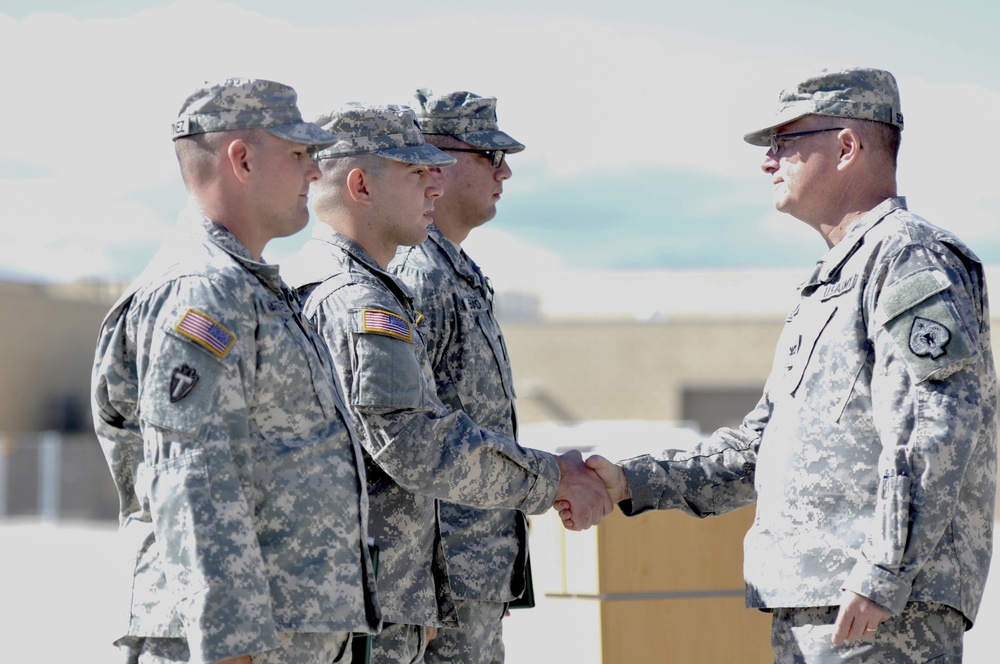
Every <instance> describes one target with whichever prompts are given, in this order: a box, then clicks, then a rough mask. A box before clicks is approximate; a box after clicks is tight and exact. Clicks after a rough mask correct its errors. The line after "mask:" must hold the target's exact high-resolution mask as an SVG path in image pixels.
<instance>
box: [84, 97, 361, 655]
mask: <svg viewBox="0 0 1000 664" xmlns="http://www.w3.org/2000/svg"><path fill="white" fill-rule="evenodd" d="M173 138H174V141H175V148H176V151H177V156H178V161H179V162H180V166H181V173H182V175H183V177H184V182H185V185H186V186H187V188H188V191H189V193H190V194H191V206H190V208H189V210H187V211H186V212H185V214H184V215H183V216H182V220H181V222H180V224H179V227H178V231H179V232H178V234H177V237H176V238H174V239H173V240H172V241H170V242H168V243H166V244H165V245H164V247H163V248H162V249H161V251H160V253H159V254H158V255H157V257H156V258H154V260H153V261H152V262H151V263H150V265H149V267H148V268H147V269H146V271H145V272H144V273H143V275H142V276H140V278H139V279H138V280H137V281H136V283H135V284H133V285H132V286H131V287H130V288H129V289H128V290H127V292H126V293H125V294H124V295H123V296H122V298H121V299H120V300H119V301H118V303H117V304H115V306H114V307H113V308H112V310H111V312H110V313H109V314H108V316H107V318H106V319H105V321H104V323H103V325H102V327H101V330H100V337H99V341H98V347H97V354H96V362H95V367H94V373H93V412H94V425H95V428H96V431H97V434H98V437H99V439H100V441H101V446H102V448H103V450H104V453H105V456H106V457H107V461H108V465H109V467H110V469H111V473H112V476H113V478H114V481H115V484H116V486H117V488H118V492H119V497H120V502H121V511H120V523H121V530H122V536H123V537H124V538H125V539H126V541H127V542H129V544H130V546H132V547H134V554H133V556H134V565H133V567H132V568H130V569H129V570H128V574H130V575H132V577H133V579H132V584H131V604H130V606H129V616H128V621H127V624H126V625H124V626H123V627H124V636H122V637H121V638H120V639H119V640H118V641H117V644H118V645H119V646H120V647H121V648H122V649H123V650H124V653H125V657H126V660H127V661H129V662H139V663H142V664H145V663H163V662H219V661H225V662H232V663H248V662H250V657H251V656H252V657H253V662H255V664H259V663H261V662H265V663H272V664H279V663H280V664H329V663H330V662H337V661H350V654H349V648H348V646H349V644H350V641H351V632H368V633H371V632H374V631H376V630H377V629H378V628H379V627H380V616H379V607H378V604H377V601H376V598H375V594H374V579H373V576H372V573H371V561H370V559H369V557H368V549H367V546H366V540H367V534H366V521H367V509H368V504H367V503H368V497H367V493H366V491H365V489H364V483H365V480H364V474H363V473H364V469H363V466H362V465H361V463H362V461H361V458H362V457H361V448H360V445H359V442H358V439H357V437H356V436H355V433H354V429H353V427H352V424H351V420H350V416H349V413H348V411H347V407H346V405H345V403H344V400H343V396H342V394H341V393H340V391H339V387H338V385H337V384H336V382H335V381H334V379H333V371H332V368H331V358H330V355H329V353H328V352H327V349H326V347H325V346H324V344H323V343H322V341H321V340H320V339H319V337H318V336H317V335H315V333H314V332H312V331H311V328H310V326H309V324H308V322H307V321H306V320H305V319H304V318H303V317H302V315H301V312H300V309H299V304H298V301H297V300H296V298H295V296H294V294H293V293H292V291H291V290H290V289H289V288H287V287H286V286H285V285H284V283H283V282H282V280H281V278H280V276H279V274H278V269H277V267H276V266H273V265H268V264H266V263H264V262H263V261H262V260H261V252H262V251H263V249H264V246H265V245H266V243H267V242H268V241H269V240H270V239H272V238H274V237H278V236H282V235H289V234H291V233H294V232H296V231H298V230H300V229H302V228H303V227H304V226H305V225H306V223H307V221H308V218H309V217H308V209H307V206H306V203H307V199H306V194H307V192H308V190H309V186H310V183H311V182H313V181H315V180H316V179H317V178H318V177H319V169H318V168H317V166H316V163H315V161H314V160H313V159H312V157H311V156H310V154H309V152H308V151H309V150H311V149H313V148H317V147H322V146H324V145H328V144H331V143H333V142H334V141H335V140H336V136H333V135H332V134H329V133H327V132H326V131H323V130H322V129H320V127H318V126H316V125H314V124H311V123H306V122H303V121H302V118H301V115H300V114H299V111H298V108H297V106H296V94H295V91H294V90H292V89H291V88H289V87H288V86H285V85H281V84H279V83H274V82H271V81H264V80H252V79H229V80H227V81H224V82H222V83H219V84H206V85H205V86H204V87H202V88H199V89H198V90H196V91H195V92H194V93H193V94H192V95H191V96H190V97H188V99H187V100H186V101H185V102H184V104H183V106H182V108H181V111H180V115H179V117H178V119H177V121H176V123H175V124H174V126H173Z"/></svg>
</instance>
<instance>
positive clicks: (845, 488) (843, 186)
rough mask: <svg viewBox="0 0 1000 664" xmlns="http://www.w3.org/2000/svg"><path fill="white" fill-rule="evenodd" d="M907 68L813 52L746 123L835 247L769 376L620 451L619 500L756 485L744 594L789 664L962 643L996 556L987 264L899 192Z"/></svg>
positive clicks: (725, 501) (611, 468)
mask: <svg viewBox="0 0 1000 664" xmlns="http://www.w3.org/2000/svg"><path fill="white" fill-rule="evenodd" d="M902 128H903V115H902V113H901V111H900V104H899V93H898V90H897V87H896V81H895V78H894V77H893V76H892V75H891V74H890V73H889V72H886V71H882V70H877V69H860V68H858V69H848V70H844V71H823V72H821V73H819V74H817V75H815V76H813V77H810V78H808V79H806V80H804V81H802V82H800V83H798V84H796V85H794V86H792V87H790V88H787V89H786V90H785V91H783V92H782V93H781V96H780V99H779V110H778V113H777V116H776V117H775V118H774V119H773V120H772V121H771V122H770V123H769V124H768V125H767V126H766V128H764V129H761V130H758V131H754V132H752V133H750V134H747V135H746V137H745V140H746V141H747V142H749V143H751V144H752V145H759V146H761V147H768V148H769V150H768V152H767V154H766V156H765V158H764V163H763V166H762V167H763V170H764V172H765V173H767V174H768V175H769V176H770V177H771V179H772V182H773V186H774V199H775V206H776V207H777V208H778V209H779V210H781V211H782V212H786V213H788V214H791V215H793V216H795V217H796V218H798V219H801V220H802V221H805V222H806V223H807V224H809V225H810V226H812V227H813V228H815V229H816V230H818V231H819V232H820V233H821V235H822V236H823V237H824V239H825V240H826V241H827V244H828V246H829V250H828V251H827V253H826V254H825V255H824V256H823V258H822V259H821V260H820V261H819V263H818V264H817V266H816V269H815V271H814V272H813V274H812V275H811V276H810V277H809V278H808V279H807V280H806V281H805V282H804V283H803V284H802V285H801V287H800V300H799V303H798V305H797V306H796V307H795V309H794V310H793V311H792V312H791V314H789V316H788V319H787V321H786V324H785V329H784V331H783V333H782V335H781V338H780V340H779V342H778V348H777V351H776V354H775V360H774V366H773V368H772V371H771V375H770V377H769V378H768V380H767V384H766V386H765V391H764V395H763V397H762V398H761V400H760V402H759V403H758V405H757V407H756V408H755V409H754V410H753V411H752V412H751V413H750V414H749V415H747V417H746V418H745V419H744V421H743V423H742V425H741V426H740V428H738V429H720V430H718V431H716V432H715V433H714V434H713V435H712V436H711V437H710V438H709V439H708V440H705V441H703V442H702V443H701V444H700V445H699V446H697V447H696V449H694V450H689V451H677V450H668V451H666V452H664V453H663V454H661V455H659V456H658V457H656V458H654V457H652V456H640V457H637V458H634V459H628V460H625V461H622V462H620V464H619V465H617V466H616V465H613V464H610V463H608V462H607V461H606V460H604V459H601V458H599V457H595V458H592V459H588V463H589V464H590V465H592V466H593V467H595V468H598V469H599V471H600V472H601V473H602V474H603V475H604V476H605V478H606V480H607V482H608V485H609V489H610V490H611V492H612V495H613V496H614V497H615V498H616V499H617V498H623V499H625V500H624V502H622V503H621V504H620V507H621V508H622V510H623V511H624V512H625V513H626V514H639V513H641V512H644V511H646V510H649V509H680V510H682V511H685V512H688V513H690V514H694V515H696V516H709V515H712V514H718V513H721V512H724V511H727V510H731V509H735V508H737V507H740V506H743V505H748V504H750V503H753V502H755V501H756V508H757V516H756V519H755V521H754V524H753V526H752V527H751V528H750V531H749V532H748V534H747V537H746V541H745V554H744V563H745V577H746V580H747V605H748V606H750V607H758V608H761V609H767V610H770V611H772V612H773V621H772V644H773V646H774V650H775V655H776V660H775V661H777V662H797V663H798V662H830V661H837V662H880V663H889V664H892V663H900V664H902V663H904V662H906V663H910V662H927V661H932V660H933V661H934V662H958V661H961V657H962V643H963V634H964V631H965V630H966V629H968V628H970V627H971V626H972V624H973V621H974V620H975V618H976V612H977V610H978V609H979V604H980V601H981V599H982V596H983V586H984V583H985V580H986V574H987V571H988V569H989V563H990V556H991V546H992V544H991V542H992V530H993V522H994V505H995V503H994V499H995V492H996V475H997V440H996V436H997V427H996V407H997V394H996V375H995V370H994V364H993V354H992V350H991V348H992V347H991V343H990V330H989V321H990V316H989V305H988V302H987V292H986V282H985V277H984V274H983V266H982V264H981V263H980V261H979V259H978V258H976V256H975V254H973V253H972V251H970V250H969V248H968V247H967V246H966V245H965V244H964V243H963V242H962V241H961V240H959V239H958V238H956V237H955V236H954V235H953V234H951V233H949V232H948V231H945V230H943V229H941V228H937V227H936V226H933V225H931V224H930V223H929V222H927V221H926V220H924V219H922V218H920V217H918V216H917V215H915V214H913V213H912V212H910V211H908V210H907V207H906V201H905V199H904V198H902V197H899V196H897V195H896V178H895V172H896V155H897V151H898V147H899V139H900V135H901V130H902Z"/></svg>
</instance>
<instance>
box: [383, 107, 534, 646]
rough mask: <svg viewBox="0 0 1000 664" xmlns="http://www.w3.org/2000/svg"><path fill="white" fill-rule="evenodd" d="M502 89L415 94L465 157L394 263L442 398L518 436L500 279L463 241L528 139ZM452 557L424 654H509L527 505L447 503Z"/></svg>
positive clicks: (487, 425)
mask: <svg viewBox="0 0 1000 664" xmlns="http://www.w3.org/2000/svg"><path fill="white" fill-rule="evenodd" d="M496 101H497V100H496V98H495V97H481V96H479V95H476V94H473V93H471V92H452V93H450V94H446V95H441V96H434V95H433V94H431V92H430V91H429V90H425V89H421V90H417V93H416V102H417V103H416V105H415V106H414V111H415V113H416V116H417V123H418V124H419V125H420V130H421V131H422V132H423V133H424V139H425V140H426V141H427V142H429V143H432V144H434V145H436V146H437V147H439V148H441V149H442V150H444V151H445V152H447V153H449V154H452V155H453V156H454V157H455V158H456V159H457V160H458V161H457V163H456V164H455V165H454V166H451V167H449V168H446V169H443V171H442V173H441V176H442V180H443V182H444V187H445V195H444V196H442V197H441V198H440V199H438V200H437V201H436V202H435V204H434V212H433V217H434V224H433V225H432V226H431V227H430V228H429V229H428V235H429V237H428V239H427V241H426V242H423V243H421V244H418V245H415V246H413V247H405V248H404V249H403V250H402V251H401V252H400V253H399V255H397V257H396V259H395V260H394V261H393V263H392V265H391V266H390V267H391V269H392V271H393V273H394V274H395V275H396V276H397V277H398V278H399V279H400V281H402V282H403V283H404V284H406V285H407V286H408V287H409V288H410V289H411V290H412V291H413V293H414V298H415V301H414V303H415V306H416V307H417V310H418V311H420V313H421V314H422V316H423V327H424V329H426V333H425V335H424V337H423V339H424V343H425V345H426V347H427V354H428V356H429V358H430V361H431V366H432V367H433V369H434V379H435V381H436V383H437V390H438V396H439V397H440V398H441V400H442V401H443V402H444V403H445V404H447V405H448V407H449V408H451V409H453V410H464V411H465V413H466V414H467V415H468V416H469V417H470V418H472V420H473V421H474V422H475V423H476V424H477V425H479V426H480V427H483V428H484V429H490V430H492V431H498V432H501V433H503V434H504V435H506V436H509V437H511V438H516V437H517V415H516V413H515V409H514V377H513V375H512V373H511V368H510V360H509V358H508V356H507V348H506V346H505V344H504V340H503V335H502V334H501V332H500V326H499V324H498V323H497V320H496V317H495V316H494V313H493V288H492V285H491V284H490V282H489V280H488V279H487V278H486V277H485V276H484V275H483V273H482V271H481V270H480V269H479V266H478V265H476V263H475V261H473V260H472V259H471V258H470V257H469V255H468V254H466V253H465V251H464V250H463V249H462V247H461V243H462V242H463V241H464V240H465V239H466V238H467V237H468V235H469V233H470V231H472V229H474V228H476V227H478V226H481V225H482V224H484V223H486V222H487V221H489V220H490V219H492V218H493V217H494V216H495V215H496V203H497V201H498V200H499V198H500V193H501V191H502V190H503V182H504V180H506V179H508V178H509V177H511V169H510V166H508V164H507V161H506V159H505V156H506V154H509V153H514V152H520V151H521V150H523V149H524V145H522V144H521V143H519V142H517V141H515V140H514V139H513V138H511V137H510V136H509V135H508V134H506V133H504V132H503V131H501V130H500V129H499V128H498V126H497V116H496ZM441 526H442V532H443V537H444V550H445V557H446V558H447V560H448V570H449V577H450V578H451V582H452V589H453V592H454V595H455V605H456V608H457V609H458V615H459V619H460V622H461V627H460V628H458V629H453V628H452V629H449V628H446V629H442V630H441V631H440V633H439V634H438V636H437V638H436V639H435V640H434V641H432V642H431V643H430V645H429V646H428V647H427V654H426V658H425V659H426V661H427V662H428V663H431V662H464V663H466V664H499V663H500V662H503V660H504V646H503V622H502V619H503V617H504V615H505V613H506V611H507V605H508V603H509V602H511V601H512V600H514V599H516V598H519V597H521V596H522V595H523V594H524V592H525V587H526V581H527V576H526V575H527V574H530V572H528V571H527V570H526V569H525V564H526V560H527V554H528V542H527V519H526V518H525V516H524V514H523V513H522V512H519V511H517V510H481V509H476V508H473V507H467V506H464V505H459V504H456V503H442V505H441Z"/></svg>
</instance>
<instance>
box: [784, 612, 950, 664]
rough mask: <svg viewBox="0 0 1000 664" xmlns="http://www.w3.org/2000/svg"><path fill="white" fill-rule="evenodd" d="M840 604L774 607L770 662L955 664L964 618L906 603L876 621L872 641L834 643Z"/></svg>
mask: <svg viewBox="0 0 1000 664" xmlns="http://www.w3.org/2000/svg"><path fill="white" fill-rule="evenodd" d="M839 608H840V607H836V606H826V607H812V608H804V609H777V610H775V611H774V613H773V618H772V621H771V622H772V627H771V646H772V647H773V648H774V664H809V663H810V662H838V664H839V663H840V662H843V663H844V664H869V663H870V662H877V663H878V664H915V663H916V662H929V663H933V664H959V663H960V662H961V661H962V652H963V650H964V647H963V644H962V638H963V635H964V632H965V620H964V619H963V618H962V614H961V613H960V612H959V611H956V610H955V609H953V608H951V607H948V606H944V605H942V604H925V603H923V602H911V603H909V604H907V605H906V609H905V610H904V611H903V613H902V614H901V615H899V616H893V617H892V618H889V619H888V620H886V621H885V622H884V623H882V624H881V625H879V627H878V630H877V631H876V633H875V634H874V636H873V638H872V640H871V641H870V642H869V641H860V642H853V643H846V642H845V643H842V644H840V645H839V646H835V645H833V633H834V631H835V629H836V628H835V623H836V621H837V612H838V610H839Z"/></svg>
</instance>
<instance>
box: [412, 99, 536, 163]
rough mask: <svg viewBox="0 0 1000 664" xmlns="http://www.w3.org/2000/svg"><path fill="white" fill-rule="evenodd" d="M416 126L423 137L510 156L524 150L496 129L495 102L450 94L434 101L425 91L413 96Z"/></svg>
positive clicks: (522, 146)
mask: <svg viewBox="0 0 1000 664" xmlns="http://www.w3.org/2000/svg"><path fill="white" fill-rule="evenodd" d="M416 99H417V106H416V107H415V108H414V111H415V112H416V114H417V124H418V125H420V131H422V132H424V133H425V134H445V135H447V136H454V137H455V138H457V139H459V140H461V141H465V142H466V143H468V144H469V145H472V146H474V147H477V148H485V149H488V150H503V151H504V152H509V153H514V152H520V151H521V150H523V149H524V145H523V144H521V143H518V142H517V141H515V140H514V139H513V138H511V137H510V136H509V135H508V134H506V133H504V132H502V131H500V129H499V127H497V98H496V97H480V96H479V95H477V94H473V93H471V92H464V91H459V92H451V93H449V94H446V95H442V96H440V97H435V96H434V95H433V94H432V93H431V91H430V90H428V89H427V88H420V89H419V90H417V93H416Z"/></svg>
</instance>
